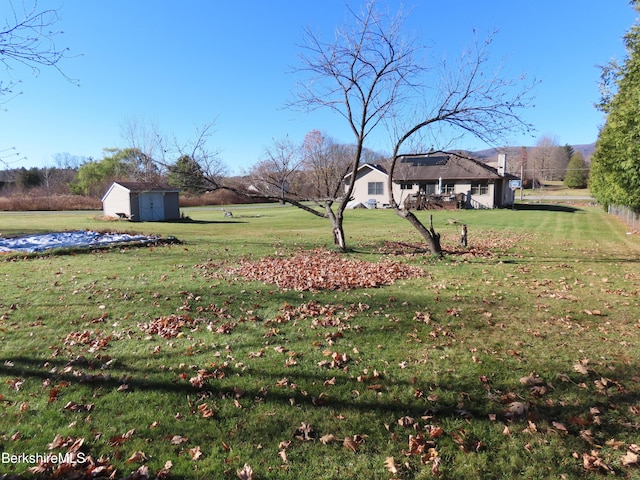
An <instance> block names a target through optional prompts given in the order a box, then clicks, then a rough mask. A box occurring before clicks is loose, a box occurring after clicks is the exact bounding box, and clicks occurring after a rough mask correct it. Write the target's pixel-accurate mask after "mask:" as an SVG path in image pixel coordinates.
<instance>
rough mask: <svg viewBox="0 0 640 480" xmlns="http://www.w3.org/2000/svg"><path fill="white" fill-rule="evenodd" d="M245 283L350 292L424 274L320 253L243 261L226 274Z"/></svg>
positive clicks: (399, 266)
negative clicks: (252, 282)
mask: <svg viewBox="0 0 640 480" xmlns="http://www.w3.org/2000/svg"><path fill="white" fill-rule="evenodd" d="M226 273H227V274H230V275H237V276H239V277H241V278H243V279H245V280H255V281H259V282H264V283H269V284H275V285H277V286H278V287H280V288H281V289H283V290H296V291H318V290H339V291H345V290H352V289H354V288H374V287H380V286H384V285H391V284H393V283H394V282H395V281H396V280H400V279H409V278H416V277H421V276H424V270H423V269H422V268H419V267H414V266H410V265H406V264H404V263H401V262H397V261H392V260H382V261H380V262H377V263H373V262H366V261H364V260H358V259H355V258H349V257H346V256H342V255H340V254H337V253H333V252H330V251H328V250H323V249H315V250H311V251H308V252H301V253H298V254H296V255H293V256H291V257H282V256H274V257H265V258H261V259H259V260H257V261H256V260H249V259H245V260H242V261H241V262H240V265H239V266H236V267H231V268H228V269H227V270H226Z"/></svg>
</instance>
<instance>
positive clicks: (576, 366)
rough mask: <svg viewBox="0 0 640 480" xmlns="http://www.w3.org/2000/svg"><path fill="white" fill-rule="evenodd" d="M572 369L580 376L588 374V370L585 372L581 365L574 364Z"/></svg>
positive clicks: (583, 366)
mask: <svg viewBox="0 0 640 480" xmlns="http://www.w3.org/2000/svg"><path fill="white" fill-rule="evenodd" d="M573 369H574V370H575V371H576V372H578V373H581V374H582V375H587V374H588V373H589V370H587V367H586V366H585V365H583V364H582V363H576V364H574V365H573Z"/></svg>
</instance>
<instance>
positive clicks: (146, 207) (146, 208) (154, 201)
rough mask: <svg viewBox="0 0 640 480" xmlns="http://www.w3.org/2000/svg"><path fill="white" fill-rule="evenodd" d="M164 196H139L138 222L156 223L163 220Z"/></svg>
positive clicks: (155, 194)
mask: <svg viewBox="0 0 640 480" xmlns="http://www.w3.org/2000/svg"><path fill="white" fill-rule="evenodd" d="M163 197H164V195H162V193H145V194H143V195H140V198H139V201H140V220H142V221H143V222H157V221H159V220H164V201H163Z"/></svg>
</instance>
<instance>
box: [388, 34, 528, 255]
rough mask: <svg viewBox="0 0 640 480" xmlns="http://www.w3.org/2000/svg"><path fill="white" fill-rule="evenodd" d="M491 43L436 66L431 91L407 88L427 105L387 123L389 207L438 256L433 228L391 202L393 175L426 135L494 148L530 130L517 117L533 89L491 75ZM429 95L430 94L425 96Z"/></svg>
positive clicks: (421, 87)
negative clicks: (436, 132) (460, 136)
mask: <svg viewBox="0 0 640 480" xmlns="http://www.w3.org/2000/svg"><path fill="white" fill-rule="evenodd" d="M492 40H493V35H491V36H489V38H487V39H486V40H484V41H478V40H476V41H475V42H474V43H473V45H472V47H471V48H470V49H468V50H467V51H465V52H463V54H462V55H461V57H460V60H459V61H458V62H457V63H454V64H453V65H452V64H450V63H449V62H447V61H443V62H442V63H440V65H439V68H438V73H439V81H437V83H436V84H435V85H430V84H426V83H425V84H420V85H412V88H414V91H418V92H422V93H421V95H423V96H424V97H423V98H425V99H429V100H430V101H429V102H425V103H424V104H423V107H422V108H417V109H415V111H414V113H413V115H410V116H408V117H402V118H400V117H398V116H395V117H392V118H391V119H390V124H391V125H393V130H394V132H396V141H395V146H394V148H393V154H392V163H391V167H390V171H389V178H388V184H387V189H388V192H389V197H390V199H391V206H392V207H393V208H394V210H395V212H396V213H397V214H398V215H399V216H401V217H403V218H406V219H407V220H408V221H409V222H410V223H411V224H412V225H413V226H414V227H415V228H416V230H417V231H418V232H419V233H420V234H421V235H422V237H423V238H424V239H425V241H426V242H427V244H428V246H429V248H430V250H431V252H432V253H433V254H436V255H440V254H441V253H442V248H441V246H440V235H439V234H437V233H436V232H435V230H434V228H433V223H432V222H431V224H430V226H429V228H426V227H425V226H424V225H423V224H422V222H420V220H419V219H418V218H417V217H416V216H415V215H414V214H413V213H412V212H411V211H409V210H408V209H402V208H401V205H400V204H399V203H398V202H396V200H395V198H394V191H393V180H394V170H395V167H396V163H397V159H398V158H399V156H400V150H401V149H402V148H403V146H404V145H405V143H406V142H407V141H410V140H411V138H412V137H414V136H415V135H416V134H420V133H423V132H424V131H425V130H429V129H432V128H436V129H441V130H442V129H443V128H446V127H451V130H452V131H453V132H456V131H457V132H462V133H466V134H471V135H473V136H475V137H476V138H479V139H480V140H482V141H484V142H485V143H487V144H489V145H492V144H494V145H495V144H498V143H499V142H500V141H501V140H502V139H503V138H504V136H505V135H506V134H507V133H509V132H513V131H516V130H521V131H529V130H530V129H531V125H530V124H528V123H526V122H525V121H524V120H522V119H521V117H520V115H519V114H518V112H519V111H521V110H522V109H524V108H525V107H526V106H527V105H528V104H529V102H530V101H531V99H530V97H529V93H530V91H531V87H532V85H522V79H521V78H519V79H516V80H513V79H506V78H504V77H502V76H501V74H500V71H499V70H498V71H492V69H491V65H490V62H489V47H490V46H491V43H492ZM416 68H418V69H420V70H423V71H424V74H425V76H427V75H426V74H427V73H428V70H427V68H426V67H416ZM404 86H405V87H406V86H407V85H404ZM430 91H433V92H435V93H434V94H432V95H429V92H430Z"/></svg>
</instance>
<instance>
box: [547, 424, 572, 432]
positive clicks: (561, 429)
mask: <svg viewBox="0 0 640 480" xmlns="http://www.w3.org/2000/svg"><path fill="white" fill-rule="evenodd" d="M551 424H552V425H553V426H554V427H555V428H556V430H560V431H561V432H563V433H568V432H569V431H568V430H567V427H565V426H564V424H563V423H560V422H551Z"/></svg>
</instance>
